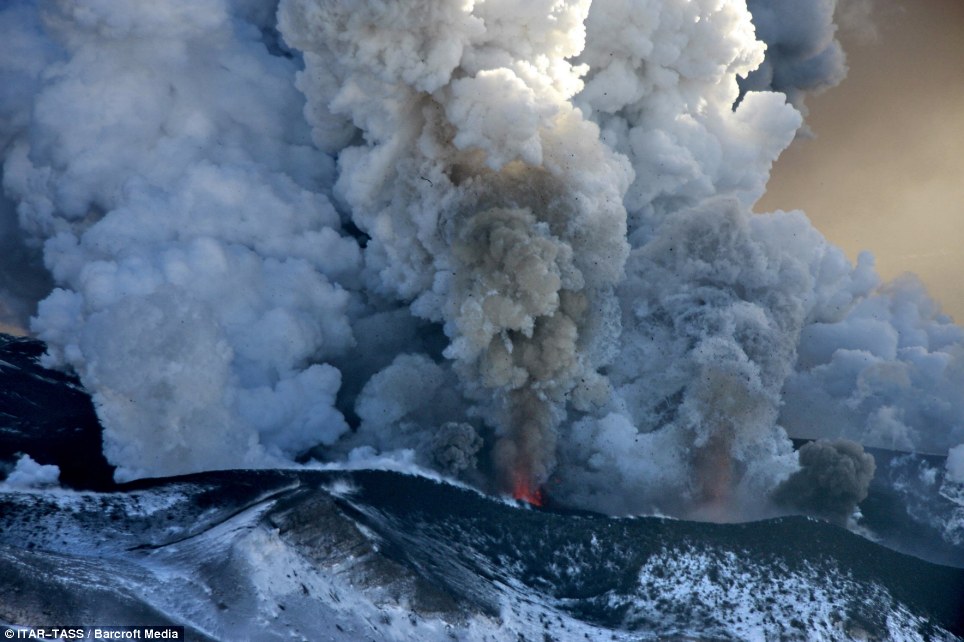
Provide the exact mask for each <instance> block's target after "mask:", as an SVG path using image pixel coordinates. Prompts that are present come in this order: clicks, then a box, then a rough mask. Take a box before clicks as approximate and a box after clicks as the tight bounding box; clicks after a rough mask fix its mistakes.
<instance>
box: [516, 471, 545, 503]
mask: <svg viewBox="0 0 964 642" xmlns="http://www.w3.org/2000/svg"><path fill="white" fill-rule="evenodd" d="M512 497H513V499H517V500H519V501H522V502H526V503H527V504H532V505H533V506H542V504H543V502H544V501H545V497H544V496H543V494H542V489H541V488H539V487H537V486H533V485H532V483H531V482H530V481H529V479H527V477H526V476H525V475H517V476H516V478H515V483H514V484H513V486H512Z"/></svg>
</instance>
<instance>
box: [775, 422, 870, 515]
mask: <svg viewBox="0 0 964 642" xmlns="http://www.w3.org/2000/svg"><path fill="white" fill-rule="evenodd" d="M798 455H799V457H800V470H798V471H797V472H795V473H793V474H792V475H790V477H789V478H788V479H787V480H786V481H784V482H783V483H781V484H780V485H779V486H777V488H776V490H775V491H774V492H773V499H774V501H775V502H776V503H777V504H779V505H782V506H786V507H789V508H794V509H797V510H802V511H805V512H807V513H812V514H815V515H819V516H821V517H824V518H826V519H829V520H832V521H836V522H839V523H841V524H843V523H845V522H846V521H847V519H849V518H850V516H851V515H852V514H853V512H854V509H855V508H856V507H857V504H858V503H860V502H861V501H862V500H863V499H865V498H866V497H867V489H868V488H869V487H870V480H871V479H873V477H874V469H875V465H874V458H873V457H872V456H871V455H869V454H867V453H865V452H864V449H863V447H862V446H861V445H860V444H858V443H856V442H854V441H849V440H847V439H838V440H835V441H826V440H818V441H813V442H810V443H808V444H805V445H804V446H802V447H801V448H800V451H799V453H798Z"/></svg>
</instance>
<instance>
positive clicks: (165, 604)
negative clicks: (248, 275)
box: [0, 471, 964, 640]
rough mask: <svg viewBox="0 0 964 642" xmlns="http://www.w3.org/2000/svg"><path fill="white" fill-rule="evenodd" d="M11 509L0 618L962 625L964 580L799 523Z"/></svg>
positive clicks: (743, 628)
mask: <svg viewBox="0 0 964 642" xmlns="http://www.w3.org/2000/svg"><path fill="white" fill-rule="evenodd" d="M0 511H2V512H0V514H2V515H3V518H2V519H0V528H2V531H0V621H4V620H5V621H6V622H8V623H12V624H21V625H38V624H52V623H54V621H59V622H61V623H62V622H64V621H67V620H72V621H81V620H84V621H87V622H92V621H94V620H97V617H98V616H99V615H100V614H106V615H105V617H106V616H109V618H110V623H112V624H123V623H144V620H145V619H147V620H148V621H150V622H152V623H165V622H174V623H181V624H184V625H186V626H188V627H189V628H191V630H192V631H194V634H195V637H199V638H200V637H208V638H212V639H259V640H260V639H265V640H269V639H292V638H304V639H308V640H315V639H335V640H357V639H374V640H382V639H398V640H441V639H451V637H452V636H454V637H456V638H459V639H471V640H518V639H527V640H547V639H548V640H569V639H585V637H586V636H588V637H589V639H602V638H603V637H604V636H605V638H607V639H608V638H612V639H618V640H639V639H657V638H663V639H665V638H670V639H674V638H676V639H679V638H686V639H732V640H738V639H762V638H763V637H764V636H766V637H768V638H772V639H780V638H781V637H783V638H785V639H813V640H824V639H858V638H861V637H863V638H864V639H879V640H884V639H906V640H926V639H956V638H955V634H956V635H960V634H961V633H962V631H964V625H962V622H961V612H962V608H961V607H962V602H961V598H962V596H964V571H962V570H959V569H953V568H949V567H941V566H937V565H934V564H930V563H927V562H923V561H921V560H918V559H916V558H912V557H908V556H904V555H901V554H898V553H894V552H892V551H890V550H888V549H885V548H883V547H880V546H878V545H875V544H873V543H871V542H869V541H867V540H865V539H862V538H860V537H857V536H855V535H853V534H851V533H849V532H848V531H846V530H843V529H840V528H837V527H834V526H832V525H829V524H826V523H823V522H819V521H814V520H810V519H807V518H796V517H794V518H782V519H777V520H770V521H765V522H757V523H751V524H741V525H712V524H701V523H691V522H681V521H675V520H669V519H660V518H636V519H612V518H606V517H602V516H596V515H587V514H572V513H564V512H548V511H540V510H533V509H529V508H524V507H519V506H516V505H514V504H511V503H507V502H502V501H499V500H495V499H492V498H487V497H483V496H481V495H479V494H478V493H476V492H473V491H469V490H465V489H461V488H458V487H455V486H451V485H448V484H443V483H439V482H434V481H431V480H427V479H424V478H419V477H412V476H406V475H402V474H398V473H391V472H378V471H356V472H306V471H301V472H294V471H261V472H256V471H226V472H219V473H210V474H202V475H193V476H189V477H182V478H174V479H168V480H154V481H150V482H141V483H138V484H132V485H127V486H125V487H123V488H122V490H120V491H118V492H113V493H105V494H98V493H66V494H63V493H62V494H57V493H50V492H47V493H7V494H3V495H0ZM91 587H94V588H95V589H96V590H90V589H91ZM28 596H29V599H28ZM78 618H80V619H78ZM90 618H94V620H91V619H90ZM97 621H99V622H101V623H107V622H106V621H105V620H103V619H100V620H97Z"/></svg>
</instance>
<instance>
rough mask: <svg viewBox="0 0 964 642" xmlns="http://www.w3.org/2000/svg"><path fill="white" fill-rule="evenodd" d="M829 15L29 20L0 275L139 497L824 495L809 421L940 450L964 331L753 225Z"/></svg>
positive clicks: (10, 69)
mask: <svg viewBox="0 0 964 642" xmlns="http://www.w3.org/2000/svg"><path fill="white" fill-rule="evenodd" d="M834 6H835V3H834V2H826V1H821V0H812V1H809V2H794V3H789V2H776V1H771V2H762V1H758V2H752V1H751V2H750V3H749V7H748V6H747V4H745V3H743V2H741V1H738V0H725V1H722V2H721V1H720V0H712V1H710V0H695V1H689V0H687V1H683V0H679V1H669V2H668V1H666V0H631V1H626V0H595V1H594V2H589V0H569V1H559V0H533V1H531V2H526V3H518V2H508V1H506V0H475V1H472V0H468V1H466V0H421V1H419V2H414V1H413V2H400V3H384V2H376V1H372V2H359V1H352V2H348V1H347V0H282V1H281V2H280V3H279V4H277V5H275V4H272V3H271V2H255V1H248V0H190V1H188V0H171V1H169V2H163V3H143V2H138V1H135V0H111V1H109V2H108V1H107V0H95V1H91V2H85V3H75V2H70V1H68V0H17V1H16V2H13V3H8V4H6V5H4V8H3V9H2V10H0V38H2V39H3V41H4V42H5V43H12V44H11V45H10V46H8V45H5V46H4V48H3V51H2V53H0V74H3V76H2V79H3V80H5V81H6V82H5V83H4V84H3V85H2V88H0V110H2V115H3V117H4V118H3V121H2V122H3V125H2V126H0V145H2V147H0V150H2V154H3V167H2V172H3V189H4V198H5V199H6V202H8V203H9V204H10V206H9V207H8V206H7V205H5V204H4V203H3V202H0V232H2V234H3V239H0V247H16V248H21V250H22V252H23V256H25V257H28V258H29V257H30V256H34V257H36V256H38V254H39V253H40V252H42V256H43V264H44V275H43V277H42V278H39V280H38V279H34V280H30V281H29V282H31V283H33V284H34V285H32V286H31V287H23V288H21V289H20V290H17V291H14V290H13V288H12V287H11V283H13V282H15V281H17V280H18V279H17V277H16V276H9V275H11V274H16V273H15V272H11V271H10V270H11V268H12V267H16V266H17V265H19V263H21V261H20V259H17V261H16V262H14V261H13V260H12V259H10V258H9V256H5V257H4V258H2V259H0V279H2V281H0V291H2V292H3V295H4V303H3V305H4V306H6V307H5V308H4V309H0V314H2V315H4V316H3V317H0V322H7V323H10V322H11V321H5V319H7V318H9V319H11V320H12V321H15V322H19V323H23V320H24V317H25V316H26V315H29V314H33V310H34V309H36V313H35V314H34V316H33V317H32V319H31V321H30V329H31V330H32V332H33V333H35V334H36V335H37V336H39V337H40V338H42V339H44V340H45V341H46V342H47V343H48V345H49V354H48V356H47V357H46V358H47V361H48V363H50V364H52V365H57V366H60V367H66V368H72V369H73V370H75V371H76V372H77V373H78V375H79V376H80V378H81V380H82V381H83V383H84V385H85V386H86V387H87V388H88V389H89V390H91V392H92V393H93V395H94V400H95V403H96V406H97V410H98V414H99V416H100V418H101V420H102V423H103V424H104V427H105V451H106V455H107V457H108V458H109V459H110V461H111V462H113V463H114V464H116V465H117V466H118V477H119V478H122V479H129V478H133V477H138V476H145V475H158V474H174V473H181V472H189V471H196V470H202V469H211V468H227V467H235V466H278V465H295V463H294V461H295V460H296V459H297V460H300V461H303V460H304V459H305V458H314V459H319V460H326V461H335V462H337V461H346V460H347V461H352V462H355V463H358V462H363V461H365V460H366V459H370V458H372V457H378V458H382V459H384V458H395V459H396V460H398V461H405V462H412V461H414V462H415V463H416V464H419V465H422V466H429V467H435V468H437V469H439V470H443V471H444V472H446V473H447V474H452V475H459V476H462V477H463V478H465V479H468V480H471V481H474V482H477V483H479V484H481V485H483V486H486V487H488V488H492V489H497V490H500V491H510V492H514V493H516V494H517V495H519V496H523V497H533V496H536V495H537V494H538V492H539V488H540V486H543V485H546V484H547V483H548V485H549V487H550V488H551V489H552V493H553V494H554V495H556V496H558V498H559V499H561V500H562V501H566V502H569V503H571V504H574V505H580V506H585V507H589V508H595V509H600V510H606V511H611V512H635V511H642V510H651V509H659V510H664V511H671V512H674V513H676V514H684V515H695V516H706V517H712V518H726V517H732V516H733V515H737V516H747V515H754V514H759V513H760V512H761V511H762V512H765V508H761V506H762V504H763V503H764V502H762V501H761V500H762V499H764V498H768V497H771V496H773V497H777V498H784V496H785V495H786V493H788V492H790V491H786V490H784V489H786V488H789V487H796V486H797V485H800V484H804V485H807V488H824V489H827V490H828V492H829V490H830V488H829V487H827V486H826V485H823V486H821V485H820V484H816V485H814V483H811V481H812V478H813V477H814V475H815V474H817V473H815V472H813V471H817V469H818V468H820V465H816V466H815V465H813V464H811V463H809V459H807V458H809V457H810V455H809V454H807V455H806V457H805V456H804V453H801V457H800V459H799V460H798V458H797V456H796V454H795V453H794V452H793V449H792V445H791V442H790V440H789V438H788V432H789V434H790V435H792V436H799V437H809V438H813V437H828V438H829V437H833V438H837V437H843V438H847V439H853V440H856V441H858V442H860V443H863V444H872V445H886V446H890V447H898V448H904V449H922V448H923V449H928V450H936V451H941V452H943V451H946V450H947V449H948V448H950V447H951V446H954V445H956V444H957V443H961V442H962V441H964V434H962V433H961V430H964V428H962V426H964V400H962V398H961V396H960V394H959V391H960V389H961V384H962V383H964V380H962V378H964V367H962V361H961V359H962V354H964V335H962V331H961V329H960V328H958V327H957V326H954V325H953V324H951V323H950V321H949V320H948V319H946V318H945V317H942V316H941V315H940V313H939V310H938V309H937V307H936V305H935V304H934V303H933V302H932V301H931V300H930V299H929V298H928V297H927V296H926V294H925V293H924V292H923V291H922V290H921V289H920V287H919V286H918V285H916V284H915V283H913V282H911V281H901V282H897V283H894V284H889V285H885V286H881V285H880V284H879V282H878V279H877V277H876V274H875V273H874V270H873V264H872V260H871V259H870V258H869V257H864V258H862V259H861V260H860V261H858V263H857V265H856V266H854V265H851V264H850V263H849V262H848V261H847V260H846V258H845V257H844V255H843V253H842V252H841V251H840V250H838V249H836V248H834V247H832V246H830V245H829V244H828V243H827V242H826V241H825V240H824V238H823V237H822V235H820V233H819V232H817V231H816V230H815V229H814V228H813V227H812V226H811V225H810V223H809V221H808V220H807V219H806V217H805V216H804V215H803V214H802V213H800V212H789V213H786V212H776V213H772V214H764V215H757V214H753V213H751V210H750V208H751V206H752V205H753V204H754V203H755V202H756V201H757V199H759V197H760V196H761V195H762V193H763V191H764V189H765V186H766V182H767V178H768V176H769V170H770V166H771V164H772V163H773V161H774V160H775V159H776V158H777V156H778V155H779V154H780V152H781V151H782V150H783V149H784V148H785V147H786V146H787V145H788V144H789V143H790V142H791V141H792V140H793V138H794V136H795V135H796V133H797V131H798V130H799V128H800V127H801V124H802V122H803V121H802V118H801V115H800V112H799V111H798V109H797V108H795V107H799V106H800V96H801V95H802V94H801V93H800V92H808V91H812V90H814V89H818V88H820V87H824V86H829V85H831V84H833V83H835V82H837V81H838V80H839V77H840V73H841V72H842V69H843V66H842V63H843V59H842V55H841V54H840V50H839V46H837V45H836V44H835V41H834V40H833V34H834V26H833V22H832V16H833V13H834ZM751 12H752V15H751ZM788 16H789V17H788ZM791 18H792V19H791ZM758 37H762V38H763V40H765V41H766V42H767V43H768V46H769V48H767V46H765V45H764V43H763V42H761V41H760V40H759V39H758ZM761 65H762V66H761ZM755 70H756V71H755ZM740 79H744V80H742V81H741V80H740ZM741 82H742V83H743V84H742V87H741V84H740V83H741ZM761 89H765V90H766V91H758V90H761ZM770 90H775V91H770ZM781 92H782V93H781ZM788 97H789V99H790V102H789V103H788V101H787V98H788ZM14 205H15V207H16V214H14V210H13V207H14ZM14 219H16V221H14ZM21 250H18V251H21ZM31 253H32V254H31ZM10 256H12V255H10ZM23 262H24V263H29V261H23ZM35 262H36V261H35ZM8 266H10V267H8ZM28 272H29V273H31V274H34V275H37V274H38V273H39V271H38V270H37V269H33V270H28V271H25V272H22V274H25V275H26V274H27V273H28ZM31 278H32V277H31ZM24 282H25V283H26V282H27V280H25V281H24ZM34 306H36V308H34ZM835 448H836V447H835ZM845 450H846V448H844V449H843V450H841V449H840V448H837V449H836V450H835V451H834V452H836V453H837V454H838V455H840V453H843V455H840V456H841V457H845V456H846V452H844V451H845ZM807 452H808V453H809V451H807ZM821 452H822V451H821ZM850 459H853V458H852V457H851V458H850ZM858 460H859V461H858ZM834 461H837V460H836V459H834ZM841 461H843V460H841ZM855 461H858V463H860V462H862V461H863V459H862V458H860V457H857V459H856V460H855ZM862 470H864V471H866V467H864V468H863V469H862ZM818 476H819V475H818ZM484 477H487V479H483V478H484ZM855 479H856V481H855V482H854V483H855V484H856V486H854V487H855V488H859V483H858V482H860V480H862V479H863V477H862V476H860V475H858V476H857V477H855ZM794 480H797V481H794ZM801 480H802V481H801ZM860 483H862V482H860ZM781 484H782V485H781ZM775 489H780V490H777V491H775ZM801 492H802V491H801ZM807 492H811V491H809V490H808V491H807ZM814 492H816V491H814ZM774 493H775V494H774ZM797 495H799V493H797ZM859 495H860V493H859V492H853V493H851V495H849V496H848V497H850V498H851V499H852V498H854V497H858V496H859ZM858 498H859V497H858ZM851 499H848V500H847V502H851ZM781 501H783V499H781ZM813 501H817V500H813ZM828 501H829V500H828ZM853 501H856V500H853ZM786 502H789V503H791V504H793V505H795V506H797V507H799V508H801V509H803V510H817V509H815V508H814V507H813V506H814V505H815V504H813V502H811V503H809V504H808V503H807V502H810V500H806V501H804V500H797V499H793V500H791V499H787V500H786ZM786 502H785V503H786ZM851 503H852V502H851ZM849 505H850V504H848V506H849ZM819 510H823V509H819ZM844 510H845V509H844V508H843V504H841V503H839V502H838V504H837V505H836V507H834V508H832V509H827V510H826V511H825V512H827V513H828V514H832V515H837V516H839V515H840V514H842V513H843V512H844Z"/></svg>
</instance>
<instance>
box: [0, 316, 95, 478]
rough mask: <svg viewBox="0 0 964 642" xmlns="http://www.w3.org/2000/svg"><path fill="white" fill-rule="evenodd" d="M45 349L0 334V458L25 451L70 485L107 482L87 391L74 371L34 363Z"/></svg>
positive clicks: (33, 342)
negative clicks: (56, 470) (51, 467)
mask: <svg viewBox="0 0 964 642" xmlns="http://www.w3.org/2000/svg"><path fill="white" fill-rule="evenodd" d="M45 350H46V347H45V346H44V344H43V343H41V342H40V341H37V340H35V339H26V338H23V337H12V336H10V335H6V334H0V463H2V462H6V463H12V462H13V461H14V460H15V459H16V458H17V455H18V454H28V455H30V456H31V457H33V459H34V460H36V461H37V462H39V463H41V464H55V465H57V466H60V479H61V482H62V483H63V484H66V485H68V486H70V487H73V488H84V489H99V490H104V489H108V488H111V487H112V486H113V467H112V466H110V465H109V464H108V463H107V460H106V459H104V455H103V448H102V445H101V427H100V423H99V422H98V421H97V415H96V414H95V413H94V406H93V404H92V403H91V400H90V396H88V394H87V393H86V391H84V390H83V389H82V388H81V387H80V383H79V381H77V379H76V378H75V377H72V376H70V375H67V374H64V373H62V372H57V371H56V370H49V369H47V368H44V367H42V366H40V365H39V364H38V362H37V361H38V359H39V357H40V356H41V355H42V354H43V353H44V351H45Z"/></svg>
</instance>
